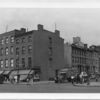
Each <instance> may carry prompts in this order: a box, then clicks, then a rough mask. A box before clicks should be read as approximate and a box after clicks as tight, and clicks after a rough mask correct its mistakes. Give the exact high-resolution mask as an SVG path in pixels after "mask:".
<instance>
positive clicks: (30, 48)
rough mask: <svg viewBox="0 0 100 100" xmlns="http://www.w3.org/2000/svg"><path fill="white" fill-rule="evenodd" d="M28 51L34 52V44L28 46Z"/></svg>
mask: <svg viewBox="0 0 100 100" xmlns="http://www.w3.org/2000/svg"><path fill="white" fill-rule="evenodd" d="M28 53H32V45H29V46H28Z"/></svg>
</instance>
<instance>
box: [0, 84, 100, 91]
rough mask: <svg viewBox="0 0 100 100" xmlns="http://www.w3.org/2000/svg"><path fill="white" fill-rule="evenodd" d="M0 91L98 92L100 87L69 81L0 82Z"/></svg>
mask: <svg viewBox="0 0 100 100" xmlns="http://www.w3.org/2000/svg"><path fill="white" fill-rule="evenodd" d="M0 92H1V93H5V92H6V93H100V87H84V86H82V87H80V86H79V87H78V86H73V85H72V84H70V83H63V84H55V83H53V82H40V83H34V84H31V85H29V84H28V85H27V84H16V85H15V84H14V85H13V84H0Z"/></svg>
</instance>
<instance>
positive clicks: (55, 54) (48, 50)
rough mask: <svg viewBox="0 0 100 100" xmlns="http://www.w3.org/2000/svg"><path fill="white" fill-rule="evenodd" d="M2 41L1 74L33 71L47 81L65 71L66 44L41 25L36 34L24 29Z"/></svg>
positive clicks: (7, 34) (34, 31) (13, 32)
mask: <svg viewBox="0 0 100 100" xmlns="http://www.w3.org/2000/svg"><path fill="white" fill-rule="evenodd" d="M0 37H1V42H0V43H1V46H0V54H2V56H0V68H1V71H3V70H6V71H8V70H12V69H14V70H22V69H25V70H27V69H34V71H36V72H38V73H39V74H40V80H48V79H50V78H54V76H55V71H56V70H59V69H62V68H63V67H64V40H63V39H62V38H61V37H60V32H59V31H58V30H55V32H50V31H48V30H45V29H44V28H43V25H40V24H39V25H38V29H37V30H32V31H28V32H26V29H24V28H21V30H14V31H11V32H7V33H4V34H1V35H0ZM2 39H3V40H2Z"/></svg>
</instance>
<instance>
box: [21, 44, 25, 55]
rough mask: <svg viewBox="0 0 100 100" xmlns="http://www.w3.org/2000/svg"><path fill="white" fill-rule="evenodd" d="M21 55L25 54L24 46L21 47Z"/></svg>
mask: <svg viewBox="0 0 100 100" xmlns="http://www.w3.org/2000/svg"><path fill="white" fill-rule="evenodd" d="M22 54H25V46H23V47H22Z"/></svg>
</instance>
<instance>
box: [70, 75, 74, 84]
mask: <svg viewBox="0 0 100 100" xmlns="http://www.w3.org/2000/svg"><path fill="white" fill-rule="evenodd" d="M71 82H72V84H73V85H74V76H73V75H72V76H71Z"/></svg>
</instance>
